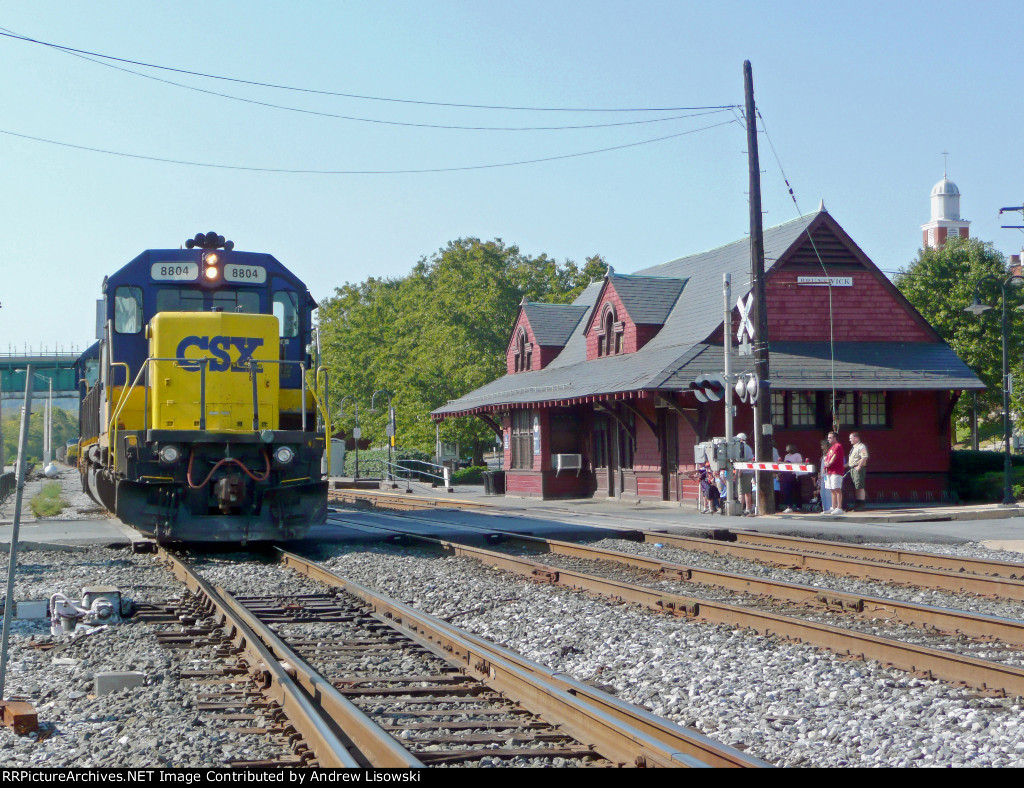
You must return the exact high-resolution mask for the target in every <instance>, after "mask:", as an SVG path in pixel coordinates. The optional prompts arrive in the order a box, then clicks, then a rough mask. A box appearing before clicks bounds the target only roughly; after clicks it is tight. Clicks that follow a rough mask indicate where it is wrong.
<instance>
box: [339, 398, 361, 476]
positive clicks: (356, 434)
mask: <svg viewBox="0 0 1024 788" xmlns="http://www.w3.org/2000/svg"><path fill="white" fill-rule="evenodd" d="M350 399H354V398H353V397H352V396H351V395H349V396H347V397H342V398H341V405H340V410H341V413H339V414H338V415H339V418H343V417H344V416H345V401H346V400H350ZM355 415H356V426H355V428H354V429H353V430H352V441H353V443H354V444H355V447H356V475H355V477H353V478H355V479H358V478H359V439H360V438H361V437H363V431H362V430H361V429H359V402H356V411H355Z"/></svg>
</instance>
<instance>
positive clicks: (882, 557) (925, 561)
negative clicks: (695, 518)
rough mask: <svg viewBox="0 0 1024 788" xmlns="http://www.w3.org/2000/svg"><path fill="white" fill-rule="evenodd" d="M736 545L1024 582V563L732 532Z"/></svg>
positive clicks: (755, 532) (750, 532)
mask: <svg viewBox="0 0 1024 788" xmlns="http://www.w3.org/2000/svg"><path fill="white" fill-rule="evenodd" d="M728 535H729V536H735V537H736V541H738V542H741V543H744V544H755V545H763V546H766V547H779V548H782V549H786V550H802V551H807V552H815V551H818V552H828V553H832V554H834V555H842V556H846V557H847V558H863V559H865V560H868V561H886V562H890V563H894V564H910V565H913V566H921V567H929V568H931V569H948V570H950V571H952V572H970V573H972V574H977V575H992V576H996V577H1007V578H1010V579H1020V578H1024V563H1014V562H1012V561H996V560H993V559H990V558H970V557H967V556H959V555H939V554H937V553H924V552H920V551H916V550H899V549H897V548H894V547H868V546H867V545H859V544H849V543H847V542H832V541H828V540H824V539H808V538H806V537H799V536H782V535H778V534H762V533H758V532H757V531H732V530H730V531H729V532H728Z"/></svg>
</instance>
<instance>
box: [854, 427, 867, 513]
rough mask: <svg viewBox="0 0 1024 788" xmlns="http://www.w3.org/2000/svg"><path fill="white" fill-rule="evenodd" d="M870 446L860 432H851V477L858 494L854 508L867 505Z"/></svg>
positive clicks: (859, 508)
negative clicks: (866, 485) (865, 484)
mask: <svg viewBox="0 0 1024 788" xmlns="http://www.w3.org/2000/svg"><path fill="white" fill-rule="evenodd" d="M867 467H868V447H867V446H865V445H864V443H863V441H861V439H860V433H859V432H851V433H850V479H851V481H853V489H854V490H855V494H856V496H857V500H856V501H855V502H854V509H856V510H858V511H859V510H861V509H863V508H864V507H865V506H866V505H867V489H866V488H865V486H864V482H865V481H866V479H867V474H868V472H867Z"/></svg>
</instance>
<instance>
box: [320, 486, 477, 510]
mask: <svg viewBox="0 0 1024 788" xmlns="http://www.w3.org/2000/svg"><path fill="white" fill-rule="evenodd" d="M327 500H328V501H335V502H338V503H358V502H360V501H365V502H368V503H371V504H373V505H374V506H378V505H381V506H383V505H388V506H390V507H391V508H394V509H397V510H401V511H410V510H430V509H492V508H494V507H493V506H492V504H489V503H480V502H479V501H464V500H461V499H457V498H410V497H409V496H408V495H391V494H388V493H376V492H364V491H363V490H329V491H328V493H327Z"/></svg>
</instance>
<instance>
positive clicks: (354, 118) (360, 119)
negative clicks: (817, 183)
mask: <svg viewBox="0 0 1024 788" xmlns="http://www.w3.org/2000/svg"><path fill="white" fill-rule="evenodd" d="M0 31H2V32H7V33H10V34H12V35H14V36H17V35H18V34H17V33H15V32H14V31H13V30H10V29H8V28H5V27H0ZM58 51H59V52H63V53H64V54H66V55H71V57H77V58H79V59H81V60H85V61H87V62H89V63H94V64H95V65H97V66H103V67H104V68H110V69H113V70H114V71H120V72H122V73H124V74H132V75H133V76H136V77H141V78H142V79H149V80H152V81H153V82H159V83H161V84H164V85H173V86H174V87H178V88H184V89H185V90H191V91H194V92H196V93H203V94H205V95H208V96H217V97H219V98H225V99H229V100H230V101H238V102H242V103H244V104H253V105H256V106H260V107H269V108H271V109H280V110H285V111H287V112H298V113H301V114H303V115H315V116H318V117H323V118H335V119H338V120H349V121H355V122H358V123H376V124H380V125H385V126H407V127H411V128H421V129H453V130H460V131H568V130H576V129H603V128H613V127H618V126H642V125H647V124H651V123H665V122H667V121H672V120H684V119H687V118H699V117H704V116H705V115H714V114H716V113H719V112H728V111H729V110H727V109H713V110H707V111H704V112H693V113H690V114H687V115H670V116H669V117H666V118H648V119H646V120H627V121H618V122H614V123H586V124H579V125H568V126H459V125H451V124H443V123H412V122H408V121H398V120H383V119H380V118H364V117H359V116H354V115H340V114H337V113H333V112H323V111H320V110H312V109H304V108H302V107H292V106H287V105H284V104H274V103H272V102H269V101H258V100H256V99H249V98H245V97H243V96H234V95H231V94H229V93H220V92H218V91H216V90H207V89H206V88H200V87H196V86H195V85H187V84H185V83H184V82H175V81H174V80H171V79H162V78H160V77H158V76H154V75H153V74H145V73H143V72H141V71H135V70H133V69H130V68H124V67H123V66H118V65H115V64H113V63H106V62H104V61H103V60H99V59H97V58H94V57H90V56H88V55H82V54H79V53H78V52H73V51H70V50H67V49H62V48H58Z"/></svg>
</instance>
